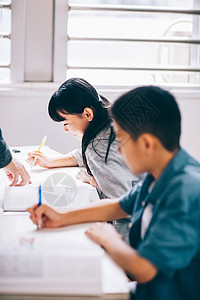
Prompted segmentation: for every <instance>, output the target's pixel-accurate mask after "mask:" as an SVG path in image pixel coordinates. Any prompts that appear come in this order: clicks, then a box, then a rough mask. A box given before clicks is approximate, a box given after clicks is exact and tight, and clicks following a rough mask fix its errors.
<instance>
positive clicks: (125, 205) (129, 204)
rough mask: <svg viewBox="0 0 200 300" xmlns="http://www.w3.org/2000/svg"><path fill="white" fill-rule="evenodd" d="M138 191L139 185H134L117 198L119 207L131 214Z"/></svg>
mask: <svg viewBox="0 0 200 300" xmlns="http://www.w3.org/2000/svg"><path fill="white" fill-rule="evenodd" d="M138 191H139V186H137V185H135V186H134V187H133V188H132V189H131V190H130V191H129V192H127V193H126V194H125V195H123V196H122V197H121V198H119V205H120V207H121V209H123V210H124V211H125V213H127V214H129V215H132V213H133V206H134V204H135V200H136V198H137V195H138Z"/></svg>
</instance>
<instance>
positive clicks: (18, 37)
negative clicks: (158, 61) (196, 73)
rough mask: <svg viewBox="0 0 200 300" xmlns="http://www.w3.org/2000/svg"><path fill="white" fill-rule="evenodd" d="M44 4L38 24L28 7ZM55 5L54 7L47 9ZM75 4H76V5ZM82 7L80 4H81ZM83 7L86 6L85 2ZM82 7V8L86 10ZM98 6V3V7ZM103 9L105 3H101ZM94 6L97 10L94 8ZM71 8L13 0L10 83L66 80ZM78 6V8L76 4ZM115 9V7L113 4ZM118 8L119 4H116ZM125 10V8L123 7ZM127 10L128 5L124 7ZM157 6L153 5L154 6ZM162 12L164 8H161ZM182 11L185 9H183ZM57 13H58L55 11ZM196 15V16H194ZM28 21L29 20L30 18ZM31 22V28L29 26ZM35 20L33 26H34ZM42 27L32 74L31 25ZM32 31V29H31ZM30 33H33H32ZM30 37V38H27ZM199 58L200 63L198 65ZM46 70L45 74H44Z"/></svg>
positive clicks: (199, 28)
mask: <svg viewBox="0 0 200 300" xmlns="http://www.w3.org/2000/svg"><path fill="white" fill-rule="evenodd" d="M195 1H196V2H195V4H196V7H198V10H200V0H195ZM35 5H43V7H44V6H46V11H45V12H46V13H45V14H44V11H41V13H37V17H36V18H35V19H36V20H37V22H36V23H35V20H34V18H32V19H31V18H30V13H32V11H31V9H27V7H29V8H30V7H31V6H33V7H34V6H35ZM50 6H51V9H47V8H49V7H50ZM73 6H74V7H75V6H76V5H73ZM77 6H78V5H77ZM81 7H83V5H81ZM81 7H80V9H82V8H81ZM95 7H96V6H95ZM99 7H100V9H101V5H99ZM90 8H91V9H96V8H92V6H90ZM69 9H72V7H71V8H70V7H69V6H68V5H67V1H66V0H42V1H40V0H12V30H11V42H12V50H11V83H10V84H7V85H6V86H7V87H8V86H17V85H18V86H19V85H20V87H21V88H27V87H28V88H31V89H34V88H36V89H38V86H39V87H40V89H41V88H43V87H44V89H52V90H54V89H55V87H57V86H58V84H60V83H61V82H63V81H65V80H66V61H67V57H66V56H67V43H66V41H67V11H68V10H69ZM76 9H77V7H76ZM112 9H113V6H112ZM115 9H119V8H117V6H115ZM120 9H121V7H120ZM124 9H126V7H124ZM141 9H142V10H144V8H142V7H141ZM152 9H153V8H152ZM153 10H154V9H153ZM160 10H161V11H162V9H160ZM180 11H181V9H180ZM53 12H54V13H53ZM194 18H195V17H194ZM27 20H28V21H27ZM27 22H29V23H28V25H29V26H28V29H27ZM31 22H32V26H31ZM44 22H46V24H50V26H47V29H45V32H44V31H42V28H43V24H44ZM35 27H36V28H37V29H38V32H39V34H40V43H41V45H40V49H42V51H41V53H38V52H37V55H38V63H37V59H35V60H34V70H35V71H36V72H35V74H32V70H31V61H29V63H28V65H27V61H26V59H27V57H30V54H29V52H28V51H30V49H31V46H34V43H36V42H37V36H35V35H34V36H33V37H32V36H31V28H34V29H36V28H35ZM27 31H28V32H27ZM29 33H30V34H29ZM44 34H45V36H48V42H47V40H46V39H43V40H42V38H41V37H42V35H44ZM27 36H28V37H30V38H28V39H27ZM199 37H200V22H199V18H196V21H195V36H194V37H193V40H194V43H195V41H198V40H199ZM49 45H50V46H49ZM195 48H196V50H195V51H194V53H193V54H192V55H193V56H192V57H193V63H192V64H193V66H194V65H195V68H198V69H200V46H199V45H198V46H197V47H195ZM46 57H49V58H51V63H50V67H49V61H46V72H43V73H42V71H43V70H44V68H45V64H44V65H41V61H42V58H46ZM197 60H198V64H196V62H197ZM41 73H42V76H41ZM1 86H2V84H0V88H1ZM165 87H166V88H168V89H170V90H174V89H176V90H180V91H181V90H183V86H178V85H177V86H172V85H166V86H165ZM97 88H98V89H99V90H105V89H106V90H107V91H108V90H110V91H112V92H113V93H115V92H116V93H118V92H121V91H124V89H125V90H127V89H129V88H133V87H132V86H131V87H128V86H126V87H123V86H121V87H118V88H116V87H115V86H98V87H97ZM191 89H192V90H193V91H197V93H199V89H200V87H197V86H195V87H194V86H193V85H192V84H191V86H189V85H188V86H187V87H186V88H185V90H191Z"/></svg>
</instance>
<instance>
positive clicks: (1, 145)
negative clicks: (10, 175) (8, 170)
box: [0, 129, 12, 168]
mask: <svg viewBox="0 0 200 300" xmlns="http://www.w3.org/2000/svg"><path fill="white" fill-rule="evenodd" d="M11 160H12V155H11V153H10V150H9V149H8V147H7V145H6V142H5V141H4V139H3V136H2V132H1V129H0V168H4V167H5V166H7V165H8V164H9V163H10V162H11Z"/></svg>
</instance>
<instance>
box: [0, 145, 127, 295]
mask: <svg viewBox="0 0 200 300" xmlns="http://www.w3.org/2000/svg"><path fill="white" fill-rule="evenodd" d="M22 150H23V151H26V150H28V151H30V150H31V149H30V150H29V149H28V148H23V149H22ZM45 151H46V152H48V153H50V151H51V150H50V149H48V148H46V149H45ZM54 154H56V153H55V152H54ZM20 155H21V157H20ZM20 155H18V158H19V159H20V160H21V161H22V162H23V160H24V153H23V152H22V153H21V154H20ZM15 157H17V155H15ZM38 170H39V169H38ZM59 170H60V169H59ZM64 170H65V172H69V174H70V175H71V176H74V174H76V172H77V170H78V169H77V168H64ZM40 172H41V171H40ZM40 172H39V173H40ZM44 172H48V173H49V172H52V170H44ZM33 173H34V172H32V171H31V175H32V174H33ZM37 174H38V173H37ZM33 177H34V176H33ZM3 182H4V184H6V178H5V176H4V175H3V173H2V171H1V174H0V183H1V188H2V189H3ZM78 184H84V183H81V182H78ZM87 186H88V188H89V189H91V195H93V196H92V197H91V200H92V201H98V199H97V194H96V193H95V192H96V190H95V189H94V188H92V187H90V186H89V185H87ZM95 195H96V196H95ZM95 197H96V199H94V198H95ZM87 226H89V224H84V225H75V226H70V227H64V228H58V229H54V230H49V229H43V230H41V231H37V230H36V226H35V225H34V224H32V222H31V221H30V219H29V216H28V214H27V213H19V212H18V213H16V212H15V213H14V212H13V213H4V216H3V217H2V218H1V219H0V256H1V255H2V253H5V248H6V251H8V252H9V251H13V249H14V251H15V250H16V248H17V246H16V245H18V242H19V239H20V241H21V239H23V241H25V246H26V240H30V238H31V239H32V238H33V239H34V240H35V241H36V242H37V241H41V238H42V239H43V240H45V241H48V243H40V245H39V246H38V248H37V247H36V248H37V249H39V250H40V252H44V251H46V250H45V249H47V245H48V248H50V249H52V247H55V245H56V247H57V248H58V247H59V245H62V247H67V250H68V252H69V253H70V249H71V250H72V251H71V253H72V252H73V253H72V254H73V255H72V259H73V258H74V257H75V253H74V251H75V252H76V250H75V249H76V248H78V250H79V253H80V248H81V253H82V254H83V252H84V251H85V254H86V253H87V254H88V253H89V255H90V254H91V257H90V256H89V260H88V269H89V271H90V270H91V271H93V268H94V269H95V268H96V269H95V270H96V271H95V272H99V273H98V274H99V276H100V282H101V284H100V288H101V290H99V287H98V282H97V281H95V280H94V282H93V283H94V285H95V284H97V287H96V288H95V286H94V289H93V286H92V284H91V286H89V287H88V286H87V287H85V286H84V285H82V287H80V289H79V287H78V284H77V285H74V287H73V282H68V281H65V282H64V281H63V279H62V280H61V279H60V282H59V284H58V281H57V284H55V285H54V281H55V279H54V280H53V281H52V278H50V279H49V282H47V283H46V285H45V283H44V285H38V282H36V283H37V284H34V279H33V278H30V280H29V278H28V276H29V275H27V279H26V278H23V277H22V278H21V279H23V283H22V280H20V278H17V281H16V280H15V279H16V276H15V278H14V280H13V278H11V280H10V278H8V279H9V280H7V279H5V278H3V277H2V276H0V299H2V300H4V299H5V300H8V299H9V300H11V299H12V300H15V299H16V300H25V299H28V300H29V299H30V300H33V299H37V300H39V299H43V300H44V299H52V300H57V299H71V300H73V299H74V300H76V299H77V300H83V299H84V300H86V299H113V300H114V299H121V300H122V299H128V298H129V295H128V287H127V278H126V276H125V274H124V273H123V271H122V270H121V269H120V268H119V267H118V266H117V265H116V264H115V263H114V262H113V261H112V260H111V259H110V258H109V257H108V255H107V254H106V253H105V252H104V251H103V250H102V249H101V248H100V247H99V246H98V245H96V244H94V243H93V242H92V241H91V240H89V238H87V237H86V236H85V234H84V231H85V229H86V228H87ZM63 236H64V237H65V238H64V239H63ZM45 237H46V238H45ZM49 237H50V239H49ZM13 241H14V242H13ZM55 241H56V242H55ZM63 241H64V244H62V243H63ZM68 241H69V242H68ZM13 243H14V244H13ZM20 243H21V242H20ZM59 243H61V244H59ZM23 246H24V245H23ZM45 247H46V248H45ZM70 247H71V248H70ZM57 248H56V249H57ZM37 249H36V250H37ZM65 249H66V248H65ZM78 250H77V253H78ZM6 253H7V252H6ZM28 253H29V259H30V257H31V259H30V261H33V262H34V259H33V258H34V256H33V255H32V254H31V252H30V251H29V252H28ZM56 253H57V255H56ZM33 254H34V252H33ZM61 254H62V253H61V252H59V253H58V252H57V250H55V255H54V259H55V261H54V264H55V265H59V264H60V257H61ZM30 255H31V256H30ZM65 255H66V253H65ZM95 256H98V257H99V259H101V266H100V269H98V268H99V266H98V261H97V260H96V259H95ZM66 257H67V256H66ZM85 258H86V256H85ZM92 259H94V264H93V265H92V267H91V262H92ZM75 260H78V256H77V259H75ZM3 262H4V260H2V261H1V263H2V265H3ZM36 263H37V261H36ZM75 265H76V264H75ZM75 265H74V266H75ZM36 269H37V268H36ZM55 271H56V270H55ZM95 274H96V273H95ZM95 276H96V275H95ZM68 278H69V277H68ZM83 279H84V278H83ZM77 280H78V279H77ZM85 280H86V283H87V278H85ZM69 281H70V279H69ZM92 281H93V280H92ZM17 282H18V283H17ZM41 282H42V280H41ZM24 283H25V284H24ZM75 284H76V282H75Z"/></svg>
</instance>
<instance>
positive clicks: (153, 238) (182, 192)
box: [137, 182, 200, 277]
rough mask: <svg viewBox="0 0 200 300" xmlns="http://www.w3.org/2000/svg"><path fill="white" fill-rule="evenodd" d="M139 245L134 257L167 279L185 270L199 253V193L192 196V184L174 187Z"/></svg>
mask: <svg viewBox="0 0 200 300" xmlns="http://www.w3.org/2000/svg"><path fill="white" fill-rule="evenodd" d="M163 200H164V201H163V202H162V207H160V208H159V209H158V210H159V211H157V216H156V217H154V216H153V218H152V221H151V223H150V225H149V228H148V229H147V232H146V235H145V237H144V240H143V241H142V242H141V243H140V245H139V247H138V249H137V251H138V254H139V255H141V256H142V257H144V258H146V259H147V260H149V261H150V262H152V263H153V264H154V265H155V266H156V267H157V268H158V270H160V271H161V272H162V273H164V274H165V275H166V276H167V277H171V276H172V275H173V274H174V272H175V271H177V270H178V269H183V268H185V267H186V266H187V265H188V264H189V263H190V262H191V260H192V259H193V257H194V256H195V255H196V253H197V252H198V251H199V236H200V193H199V192H197V193H196V195H195V196H194V184H192V183H191V182H190V183H188V182H187V183H182V184H181V186H179V187H178V186H177V185H174V191H173V193H171V194H170V195H169V197H167V196H166V198H165V199H163Z"/></svg>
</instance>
